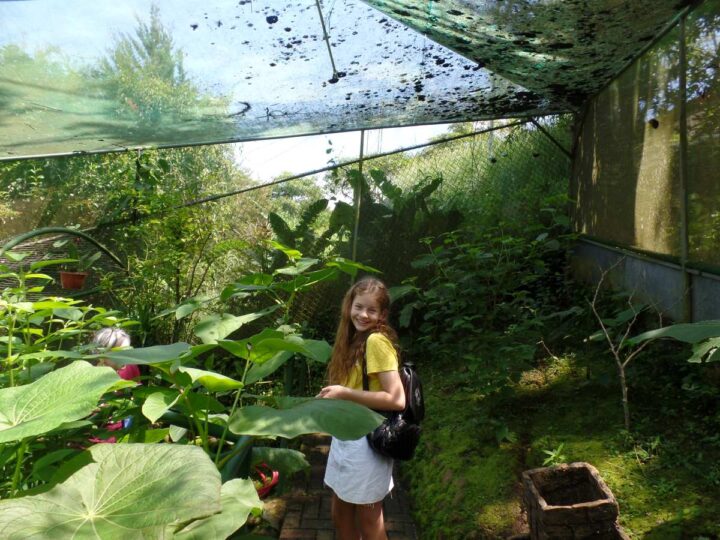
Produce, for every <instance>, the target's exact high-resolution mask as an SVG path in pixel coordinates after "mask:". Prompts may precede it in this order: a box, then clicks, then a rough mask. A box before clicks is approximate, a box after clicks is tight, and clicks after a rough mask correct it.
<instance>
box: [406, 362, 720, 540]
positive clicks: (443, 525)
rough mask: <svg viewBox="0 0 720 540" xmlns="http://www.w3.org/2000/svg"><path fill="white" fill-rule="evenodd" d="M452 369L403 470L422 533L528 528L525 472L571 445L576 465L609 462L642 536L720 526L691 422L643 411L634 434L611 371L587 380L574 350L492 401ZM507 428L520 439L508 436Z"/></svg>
mask: <svg viewBox="0 0 720 540" xmlns="http://www.w3.org/2000/svg"><path fill="white" fill-rule="evenodd" d="M585 360H586V361H587V359H585ZM610 367H611V366H610ZM596 371H597V369H596ZM453 377H459V375H455V376H450V377H448V379H446V380H444V385H445V386H444V387H441V386H439V385H437V384H435V383H434V382H433V381H432V379H431V380H430V382H429V384H426V388H425V391H426V394H427V417H426V422H425V424H424V426H423V429H424V431H423V439H422V444H421V448H420V449H419V451H418V454H417V457H416V458H415V459H414V460H412V461H411V462H409V463H406V464H403V466H402V473H403V476H404V478H405V479H406V480H407V483H408V484H409V487H410V493H411V496H412V498H413V501H414V508H415V517H416V519H417V522H418V525H419V528H420V531H421V538H428V539H434V538H453V539H455V538H458V539H462V538H467V539H473V538H502V537H505V536H507V535H509V534H511V533H518V532H521V531H522V530H523V527H526V525H525V523H524V522H523V514H522V512H521V495H522V489H521V487H520V473H521V472H522V471H523V470H526V469H530V468H534V467H540V466H542V464H543V460H544V459H546V458H547V457H548V454H547V453H546V452H545V451H546V450H553V449H557V448H558V447H559V445H561V444H562V451H561V453H562V455H563V456H564V457H565V459H566V460H567V461H568V462H572V461H585V462H588V463H591V464H593V465H594V466H595V467H596V468H597V469H598V471H599V472H600V475H601V476H602V478H603V479H604V480H605V482H606V483H607V484H608V486H609V487H610V489H611V490H612V491H613V493H614V495H615V496H616V498H617V500H618V503H619V505H620V523H621V525H622V526H623V528H624V529H625V531H626V532H627V533H628V534H629V535H630V537H631V538H634V539H635V538H638V539H639V538H650V539H675V538H677V539H684V538H687V539H694V538H702V537H706V538H711V537H713V535H718V534H720V518H718V517H717V516H719V515H720V488H719V487H718V486H717V485H714V484H713V483H712V482H710V481H708V479H706V478H704V477H703V475H702V474H701V471H698V470H697V467H695V468H693V467H694V466H691V465H690V464H689V463H690V462H689V461H688V460H687V459H686V458H685V456H686V455H696V454H697V455H699V456H701V457H700V458H698V459H701V461H700V462H701V463H706V464H707V465H708V466H709V465H712V463H713V460H712V459H709V458H708V457H702V456H703V448H704V447H703V444H702V442H701V441H700V440H696V441H694V442H693V438H692V437H689V436H688V434H683V430H684V429H685V427H686V426H685V424H684V423H679V424H677V425H674V426H667V425H662V419H659V418H658V419H653V418H652V417H645V418H644V428H643V429H644V431H643V433H645V435H642V434H641V433H640V432H634V433H633V435H632V436H629V435H627V434H625V433H624V431H623V430H622V407H621V405H620V399H619V397H620V392H619V389H618V388H617V386H616V385H614V384H612V379H610V382H611V384H607V383H605V382H602V381H607V380H608V379H607V378H605V377H603V378H598V379H588V377H587V374H586V371H585V369H584V368H579V367H577V366H576V364H575V362H574V360H573V359H572V358H566V359H562V360H561V361H559V362H555V363H553V364H551V365H549V366H547V367H546V368H545V369H544V370H532V371H530V372H527V373H526V374H525V375H524V376H523V377H522V378H521V380H520V382H519V383H518V384H517V385H516V386H515V387H514V388H513V389H512V390H513V391H512V392H510V393H506V394H504V395H495V396H491V397H486V398H485V397H478V392H477V390H476V389H473V388H472V385H471V384H469V383H468V381H467V379H466V380H465V381H464V382H463V383H462V384H458V383H457V381H455V380H452V379H453ZM466 377H467V376H466ZM661 390H662V389H659V390H658V391H657V399H658V400H659V401H662V400H663V396H662V392H661ZM645 406H646V407H648V408H649V409H652V406H651V404H645ZM631 407H632V403H631ZM680 418H682V417H680ZM653 422H656V423H653ZM500 424H504V425H505V427H506V429H507V430H508V431H509V432H510V433H511V436H510V438H511V439H512V442H507V440H506V441H505V442H503V443H502V444H498V442H497V439H496V436H495V433H496V431H497V426H498V425H500ZM656 433H662V434H663V435H662V437H660V436H658V435H655V434H656ZM673 437H677V439H675V438H673ZM688 445H689V446H688ZM673 448H676V449H677V451H676V452H674V453H673V452H672V451H671V450H672V449H673ZM702 460H704V461H702ZM693 463H694V462H693Z"/></svg>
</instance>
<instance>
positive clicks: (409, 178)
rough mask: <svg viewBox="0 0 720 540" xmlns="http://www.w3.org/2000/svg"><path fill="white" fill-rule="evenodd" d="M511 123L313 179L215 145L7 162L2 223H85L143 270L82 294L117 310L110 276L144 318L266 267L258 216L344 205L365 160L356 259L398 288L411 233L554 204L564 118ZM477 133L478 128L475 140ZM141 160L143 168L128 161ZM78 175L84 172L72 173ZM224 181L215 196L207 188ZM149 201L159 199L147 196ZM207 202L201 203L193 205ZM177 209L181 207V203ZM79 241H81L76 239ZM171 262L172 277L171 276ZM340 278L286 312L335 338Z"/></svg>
mask: <svg viewBox="0 0 720 540" xmlns="http://www.w3.org/2000/svg"><path fill="white" fill-rule="evenodd" d="M506 123H510V122H509V121H508V122H506ZM514 123H515V124H516V125H514V126H512V127H504V126H503V124H502V123H500V122H496V123H495V124H493V123H491V122H483V123H476V124H461V125H456V126H454V127H453V128H452V129H451V130H450V133H448V135H447V136H445V138H447V137H461V136H464V135H467V136H465V137H463V138H458V139H456V140H453V141H451V142H441V141H436V142H437V144H432V145H431V146H427V147H424V148H420V149H415V150H412V151H400V152H396V153H392V154H390V155H383V156H380V157H374V156H365V158H364V159H363V161H362V164H359V163H354V164H352V165H349V166H341V167H337V168H336V169H334V170H332V171H330V172H327V173H326V174H324V175H319V174H316V175H303V173H302V172H299V173H298V174H297V175H296V176H297V178H296V179H295V180H293V181H290V182H287V183H280V184H275V185H267V186H264V187H263V186H260V187H258V186H253V185H252V183H251V182H250V181H249V179H248V178H247V177H245V176H242V175H239V174H237V172H233V171H232V170H229V169H228V168H227V166H226V163H225V162H224V161H223V160H222V159H221V157H222V156H221V154H222V151H220V150H217V151H215V152H216V153H215V154H213V155H212V156H211V157H212V159H214V160H215V162H216V163H217V165H218V167H219V168H220V169H221V170H220V171H213V170H212V168H211V167H205V168H203V169H199V168H198V169H197V170H194V169H193V167H194V166H193V165H186V163H188V162H189V163H191V164H192V162H193V155H194V153H197V152H202V149H188V150H169V151H162V152H159V153H158V154H157V155H153V154H149V155H146V156H144V157H143V159H145V158H147V162H145V161H142V160H139V159H138V156H137V155H136V154H121V155H117V156H89V157H83V158H75V160H71V159H70V158H63V160H59V161H49V160H45V161H38V162H36V163H33V162H20V164H19V166H18V167H16V168H13V167H12V166H11V165H10V166H6V168H5V169H4V171H3V172H4V177H3V176H2V175H0V179H2V180H3V182H4V183H5V186H7V187H9V188H11V189H5V204H6V208H18V207H22V208H24V211H23V212H21V213H16V214H14V215H10V216H8V215H6V216H5V222H6V224H8V225H9V227H8V228H6V230H13V232H15V233H19V232H24V231H25V230H28V229H31V228H32V225H31V224H35V225H37V224H43V225H69V224H79V225H81V226H82V227H83V228H88V227H93V230H92V232H91V234H92V235H93V237H95V238H96V239H98V240H99V241H101V242H102V243H104V244H105V245H107V246H108V248H109V249H110V250H111V251H116V252H118V253H119V254H121V255H124V256H125V257H122V258H124V259H125V258H127V259H129V258H130V257H134V259H133V260H132V264H135V265H143V266H142V268H140V275H141V276H142V279H143V280H145V282H142V283H141V282H139V281H133V280H130V281H128V280H127V277H128V275H127V273H126V270H125V269H122V268H119V267H117V265H114V264H109V261H105V259H104V258H103V259H101V261H100V262H99V264H98V265H96V266H98V267H99V268H98V269H97V272H96V273H95V274H94V275H93V276H91V277H90V278H89V279H90V283H91V285H92V286H95V285H99V284H100V281H101V280H103V279H104V280H105V285H107V286H109V287H105V289H104V290H105V292H104V293H103V295H102V296H99V297H94V298H91V300H93V301H95V302H97V303H99V304H101V305H108V304H115V305H116V304H117V301H118V294H116V292H114V291H113V289H112V281H113V280H118V281H122V282H123V284H124V285H123V286H125V287H130V289H131V290H130V292H129V293H128V292H126V293H124V294H123V295H120V296H123V302H124V305H122V306H121V307H122V308H125V309H127V310H129V311H130V312H131V315H133V316H135V317H139V318H143V317H146V318H148V317H150V313H149V312H151V311H152V310H156V311H157V310H158V308H162V307H167V306H168V305H172V304H173V303H178V302H179V301H181V300H182V299H183V298H185V297H187V296H189V295H192V294H197V293H199V292H214V293H217V292H218V291H219V290H221V289H222V287H223V286H224V285H226V284H227V283H229V282H231V281H233V280H234V279H237V277H239V276H240V275H242V274H244V273H248V272H256V271H266V270H267V269H268V268H269V267H270V265H271V264H272V260H271V258H270V257H269V256H268V254H267V249H266V248H265V247H263V241H264V240H268V239H271V238H272V237H273V235H274V232H273V230H272V228H271V226H270V223H269V221H268V213H269V212H276V213H277V214H279V215H281V216H282V217H283V218H284V219H285V220H286V221H287V223H288V224H289V225H290V226H291V227H295V226H296V225H297V222H298V220H299V219H300V218H299V216H302V214H303V212H304V211H305V210H306V209H307V207H308V206H309V205H310V204H311V203H312V202H313V201H314V200H316V199H317V198H319V197H326V198H330V199H331V203H330V204H329V207H328V210H330V211H332V209H333V205H337V204H340V203H341V202H344V203H345V204H351V203H352V186H351V182H348V178H350V177H352V174H355V173H356V171H358V170H359V169H362V171H363V173H364V178H365V179H366V181H367V186H368V187H369V192H368V193H366V194H365V199H364V203H363V204H362V205H361V209H360V221H359V231H358V245H357V253H356V254H355V258H356V259H357V260H358V261H360V262H363V263H366V264H369V265H371V266H374V267H376V268H378V269H380V270H382V272H383V277H384V278H385V280H386V281H387V282H388V283H389V284H399V283H400V282H401V281H402V280H403V279H405V278H407V277H408V276H409V275H411V274H412V272H413V269H412V268H411V266H410V263H411V262H412V260H413V259H414V258H415V257H416V256H418V255H419V254H421V253H423V251H424V250H425V249H427V248H426V245H425V244H423V243H422V242H421V241H420V240H421V239H423V238H425V237H433V236H437V235H440V234H442V233H444V232H448V231H449V230H452V229H455V228H458V227H460V226H468V227H471V228H484V227H495V226H502V227H516V228H522V226H523V224H524V223H526V222H528V221H529V220H532V219H536V216H537V215H539V213H540V214H541V213H542V210H543V208H545V207H548V206H553V205H554V206H556V207H557V206H558V205H560V206H561V205H562V204H564V203H563V200H564V197H565V194H566V193H567V179H568V173H569V159H568V157H567V156H566V155H565V154H564V152H563V150H561V147H563V148H566V149H567V148H569V147H570V131H569V121H568V119H567V118H563V117H554V118H547V119H544V120H542V121H540V125H541V126H542V128H543V129H546V130H548V132H549V134H550V137H548V136H547V135H546V134H544V133H542V132H541V131H540V129H539V128H538V127H537V126H536V125H533V124H532V123H531V122H514ZM476 131H485V132H483V133H481V134H479V135H472V133H473V132H476ZM553 139H554V140H553ZM353 158H355V159H357V156H346V160H352V159H353ZM163 160H165V161H163ZM206 161H207V160H206ZM211 163H212V160H211ZM142 167H144V168H145V169H147V170H145V171H143V170H139V168H142ZM179 167H190V170H191V173H192V174H193V175H195V176H193V178H195V180H196V181H194V182H190V181H188V180H187V179H185V180H183V179H179V180H178V178H179V177H178V173H176V172H175V171H176V169H177V168H179ZM223 167H224V168H223ZM88 171H89V172H88ZM377 171H382V172H383V178H386V179H387V180H388V181H389V182H390V183H391V184H392V185H393V186H395V188H396V191H395V192H392V191H388V190H387V189H385V190H383V189H381V187H380V186H379V185H378V183H377V181H376V174H377V173H376V172H377ZM53 174H57V176H58V178H59V179H60V180H62V177H64V176H65V177H67V176H71V177H73V178H76V179H77V183H76V184H75V185H72V184H70V183H69V182H67V183H62V182H61V181H60V180H58V181H54V180H53V178H54V177H53V176H52V175H53ZM82 174H89V175H90V177H89V178H82V179H81V178H80V175H82ZM113 174H115V175H119V177H120V178H121V179H122V178H127V183H128V185H127V186H125V187H124V188H122V189H123V190H125V191H122V190H121V191H120V192H119V193H116V192H114V190H116V189H117V187H115V188H112V189H111V188H110V187H109V186H110V185H111V184H110V181H109V180H107V179H108V177H109V176H110V175H113ZM218 177H222V181H218ZM103 179H105V180H104V181H103ZM440 179H441V180H440ZM174 182H180V183H179V185H177V184H175V183H174ZM183 182H184V183H183ZM114 185H115V186H117V185H122V182H116V183H115V184H114ZM210 185H211V186H212V188H208V186H210ZM222 188H225V189H226V191H225V192H220V193H217V192H218V191H219V190H220V189H222ZM233 188H237V189H233ZM143 190H149V191H148V193H150V192H151V193H152V195H153V196H152V197H150V196H148V197H145V195H147V194H148V193H145V192H144V191H143ZM212 190H215V193H213V191H212ZM144 193H145V194H144ZM213 195H218V196H217V197H213ZM157 196H160V198H161V202H160V203H156V202H152V201H154V200H155V199H154V198H153V197H157ZM163 197H164V198H163ZM208 198H210V199H212V201H210V202H204V203H201V204H193V201H198V200H203V199H208ZM54 199H57V200H58V201H60V203H58V204H57V205H56V206H58V209H57V211H55V212H54V213H51V212H50V211H49V210H48V208H50V204H51V202H52V201H53V200H54ZM333 200H334V202H332V201H333ZM62 201H64V202H62ZM411 203H412V204H413V205H416V206H417V208H416V210H417V212H415V213H411V214H408V213H407V212H406V213H405V214H403V213H402V208H403V207H407V206H409V205H410V204H411ZM188 204H190V205H191V206H185V207H183V206H184V205H188ZM46 214H48V215H50V217H49V218H48V217H46V216H45V215H46ZM329 214H330V212H326V215H325V217H321V218H319V219H318V220H317V221H316V222H315V223H314V226H315V228H316V229H323V228H325V227H327V226H328V217H327V215H329ZM408 216H409V217H408ZM2 217H3V216H2V215H1V213H0V219H2ZM43 219H45V222H43ZM330 219H331V218H330ZM393 220H395V221H393ZM317 234H318V235H319V234H320V232H317ZM352 234H353V231H352V224H348V226H346V227H345V228H344V229H342V230H341V231H340V232H339V234H338V235H336V236H335V237H334V239H333V245H335V249H339V250H340V254H341V255H343V256H347V257H351V256H353V253H352V251H351V247H350V246H351V242H350V239H351V235H352ZM173 235H175V237H173ZM7 236H10V235H6V238H7ZM57 239H58V238H57V237H56V236H53V235H45V236H43V237H37V238H35V239H33V240H32V241H28V242H27V243H25V244H23V245H21V246H19V247H18V248H17V249H16V250H20V251H26V252H28V253H30V254H31V257H32V258H33V259H37V258H40V257H43V256H45V257H47V256H51V257H53V258H57V256H62V254H59V253H52V245H53V243H54V242H55V241H57ZM79 247H80V248H81V250H85V251H88V250H91V249H92V247H91V246H85V245H84V244H83V243H82V242H80V245H79ZM305 254H306V255H307V256H322V255H323V253H321V252H308V253H305ZM181 268H182V269H184V270H182V272H183V273H182V275H178V272H179V269H181ZM135 270H136V274H137V271H138V269H137V268H136V269H135ZM201 278H202V279H201ZM179 284H181V285H182V286H179ZM348 284H349V278H348V279H341V280H339V281H336V282H331V283H328V284H322V285H321V286H320V287H318V288H316V289H314V290H313V291H312V292H311V293H310V294H308V295H305V296H304V297H303V298H301V299H300V301H299V302H297V303H295V305H294V308H293V309H294V310H295V316H294V317H293V318H294V319H296V320H303V321H312V324H311V326H312V327H313V328H314V329H318V332H320V333H321V334H323V336H322V337H326V338H328V337H332V336H331V334H332V332H333V330H334V324H335V322H336V320H337V310H338V308H339V305H340V300H341V297H342V294H343V292H344V291H345V290H346V288H347V286H348ZM108 289H109V292H108ZM47 292H49V293H52V294H64V295H67V294H68V291H61V290H60V289H59V280H57V281H56V283H55V284H52V285H50V288H49V289H48V290H47ZM176 337H184V336H176Z"/></svg>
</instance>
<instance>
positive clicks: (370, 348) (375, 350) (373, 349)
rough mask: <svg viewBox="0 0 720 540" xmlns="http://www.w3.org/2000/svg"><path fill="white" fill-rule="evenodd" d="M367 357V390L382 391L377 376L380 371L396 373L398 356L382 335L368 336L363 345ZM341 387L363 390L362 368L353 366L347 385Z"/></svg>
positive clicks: (356, 365)
mask: <svg viewBox="0 0 720 540" xmlns="http://www.w3.org/2000/svg"><path fill="white" fill-rule="evenodd" d="M365 352H366V355H367V373H368V389H369V390H370V391H371V392H379V391H381V390H382V385H381V384H380V379H379V377H378V376H377V374H378V373H380V372H382V371H397V369H398V365H399V364H398V355H397V351H396V350H395V347H393V345H392V343H390V340H389V339H388V338H387V337H385V336H384V335H383V334H380V333H377V332H376V333H374V334H370V336H369V337H368V339H367V343H366V344H365ZM343 386H347V387H348V388H353V389H355V390H362V389H363V380H362V366H361V365H360V364H355V365H354V366H353V368H352V370H351V371H350V374H349V375H348V380H347V383H346V384H344V385H343Z"/></svg>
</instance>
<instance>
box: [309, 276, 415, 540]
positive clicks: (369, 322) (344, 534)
mask: <svg viewBox="0 0 720 540" xmlns="http://www.w3.org/2000/svg"><path fill="white" fill-rule="evenodd" d="M389 307H390V296H389V295H388V291H387V288H386V287H385V285H384V284H383V282H382V281H380V280H378V279H375V278H364V279H362V280H360V281H358V282H357V283H356V284H355V285H353V286H352V287H350V290H349V291H348V292H347V293H346V294H345V298H344V299H343V303H342V311H341V315H340V324H339V326H338V330H337V335H336V337H335V346H334V348H333V353H332V358H331V360H330V366H329V369H328V372H329V379H330V386H326V387H325V388H323V389H322V390H321V391H320V394H318V397H322V398H333V399H346V400H349V401H354V402H356V403H360V404H361V405H365V406H366V407H369V408H371V409H375V410H378V411H394V410H398V411H399V410H402V409H404V408H405V392H404V390H403V386H402V382H401V380H400V375H399V374H398V354H397V351H396V349H395V345H394V342H396V341H397V336H396V334H395V332H394V331H393V330H392V328H390V327H389V326H388V325H387V318H388V308H389ZM363 358H365V359H366V362H367V373H368V379H369V385H368V387H369V390H368V391H364V390H363V389H362V388H363V376H362V362H363ZM392 466H393V461H392V459H390V458H386V457H384V456H381V455H380V454H378V453H376V452H375V451H373V450H372V448H370V446H369V445H368V442H367V439H366V438H365V437H364V436H363V437H361V438H360V439H358V440H356V441H341V440H338V439H335V438H334V437H333V439H332V443H331V445H330V454H329V455H328V464H327V469H326V470H325V484H326V485H327V486H328V487H330V488H331V489H332V490H333V500H332V517H333V522H334V524H335V527H336V528H337V530H338V535H339V539H340V540H358V539H360V538H362V539H363V540H385V539H387V535H386V534H385V523H384V521H383V510H382V501H383V499H384V498H385V496H386V495H387V494H388V493H389V492H390V490H392V488H393V480H392Z"/></svg>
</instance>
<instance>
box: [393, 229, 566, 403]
mask: <svg viewBox="0 0 720 540" xmlns="http://www.w3.org/2000/svg"><path fill="white" fill-rule="evenodd" d="M571 239H572V237H571V236H570V235H568V234H566V233H565V232H564V230H563V228H561V227H560V228H558V227H553V228H550V229H545V228H538V229H535V230H534V231H527V236H519V235H518V236H515V235H511V234H507V233H506V234H503V231H502V230H498V229H492V230H489V231H485V232H480V233H475V232H468V231H465V232H461V231H455V232H452V233H447V234H444V235H441V236H440V237H438V238H435V239H432V238H428V239H426V240H425V241H424V244H425V246H426V250H427V254H425V255H422V256H420V257H418V258H416V259H415V260H414V261H413V262H412V266H413V267H414V269H415V270H416V271H417V272H419V273H420V274H419V275H418V276H417V277H415V278H412V279H410V280H409V281H408V282H407V287H409V288H406V289H405V290H404V292H405V295H404V296H403V297H402V298H401V299H400V301H399V302H400V303H401V304H402V307H401V309H400V311H399V325H400V326H401V327H404V328H408V329H409V330H410V331H411V335H412V336H413V339H412V342H411V344H410V347H411V354H412V353H413V352H414V351H418V352H417V353H416V354H417V355H418V357H429V358H434V359H437V360H436V361H447V362H450V363H453V364H454V363H456V362H457V361H458V359H461V361H462V363H463V365H464V366H465V367H466V369H467V370H468V375H469V376H471V377H473V378H476V379H481V380H483V381H485V384H486V385H487V391H491V389H494V390H498V389H501V388H502V387H503V386H504V385H506V384H507V383H508V382H509V381H510V380H511V379H513V378H517V377H518V376H519V374H520V373H521V371H522V370H523V369H524V368H526V367H528V366H529V365H530V364H531V362H532V360H533V358H534V356H535V349H536V344H537V343H538V342H539V340H540V339H541V336H542V332H543V330H544V329H545V328H546V327H550V326H552V327H554V328H555V331H556V332H557V331H561V327H560V325H558V323H559V322H561V321H560V320H559V319H558V317H556V311H557V308H556V307H551V305H549V300H550V299H554V300H559V301H562V298H563V296H565V295H566V291H565V289H564V285H565V275H564V271H565V263H564V257H565V251H564V249H563V248H564V247H566V246H567V245H569V242H570V241H571ZM410 291H414V294H409V293H410ZM567 301H569V299H568V300H567ZM572 313H573V309H572V308H571V309H570V310H568V315H570V316H571V315H572ZM568 318H569V317H568ZM493 349H495V350H502V351H505V352H507V355H506V358H504V359H503V361H502V362H500V363H498V364H492V363H489V362H488V358H489V357H490V356H491V355H492V354H491V352H490V351H492V350H493ZM442 359H445V360H442Z"/></svg>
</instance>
